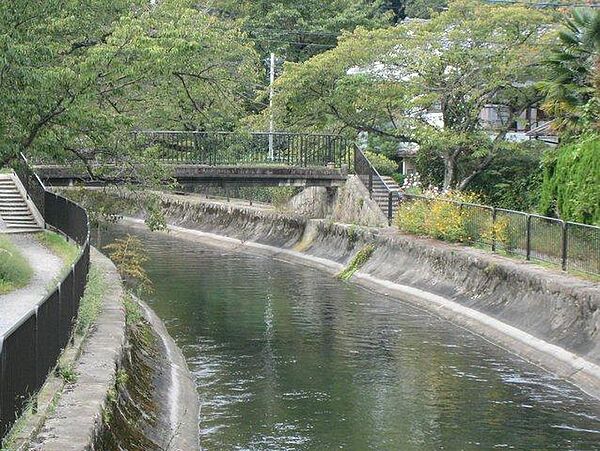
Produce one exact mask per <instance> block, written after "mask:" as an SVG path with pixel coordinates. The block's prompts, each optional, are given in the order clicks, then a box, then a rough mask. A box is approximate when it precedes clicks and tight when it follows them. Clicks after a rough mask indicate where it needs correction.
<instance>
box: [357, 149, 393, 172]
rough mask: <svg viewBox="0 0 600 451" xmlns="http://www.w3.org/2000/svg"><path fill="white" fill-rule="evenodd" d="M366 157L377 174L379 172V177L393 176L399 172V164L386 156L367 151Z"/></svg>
mask: <svg viewBox="0 0 600 451" xmlns="http://www.w3.org/2000/svg"><path fill="white" fill-rule="evenodd" d="M365 156H366V157H367V158H368V160H369V161H370V162H371V164H372V165H373V167H374V168H375V169H376V170H377V172H379V175H389V176H392V175H394V173H395V172H397V171H398V163H396V162H395V161H393V160H390V159H389V158H388V157H386V156H385V155H382V154H380V153H375V152H371V151H369V150H367V151H365Z"/></svg>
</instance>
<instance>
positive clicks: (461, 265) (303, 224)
mask: <svg viewBox="0 0 600 451" xmlns="http://www.w3.org/2000/svg"><path fill="white" fill-rule="evenodd" d="M163 206H164V207H165V211H166V213H167V220H168V223H169V224H171V225H173V226H175V230H177V233H179V234H180V235H181V236H182V237H186V236H188V237H189V238H192V239H200V240H203V241H206V240H208V241H211V242H213V243H216V242H218V241H222V242H223V243H224V245H235V246H236V247H238V248H243V249H246V250H248V251H251V252H260V253H267V254H271V255H273V254H277V256H278V258H282V259H290V260H294V261H301V262H305V263H306V264H311V265H317V266H320V267H322V268H323V269H326V270H328V271H329V272H331V273H338V272H339V271H340V269H341V268H343V267H346V266H348V265H349V264H350V263H351V262H352V259H353V258H354V256H355V255H356V254H357V252H358V251H359V250H360V249H363V248H364V247H365V246H366V245H368V244H370V245H372V246H373V247H374V250H373V252H372V254H371V255H370V258H369V259H368V261H366V262H365V263H364V265H362V267H360V268H359V270H358V271H357V272H356V273H355V275H354V277H353V280H354V281H355V282H356V283H359V284H361V285H363V286H366V287H368V288H370V289H372V290H374V291H377V292H380V293H384V294H386V295H391V296H394V297H397V298H399V299H401V300H403V301H407V302H411V303H412V304H414V305H416V306H418V307H420V308H424V309H427V310H429V311H431V312H433V313H435V314H437V315H439V316H442V317H444V318H447V319H449V320H451V321H452V322H454V323H456V324H458V325H461V326H464V327H466V328H468V329H469V330H471V331H473V332H475V333H477V334H480V335H482V336H483V337H485V338H488V339H490V340H492V341H493V342H495V343H496V344H498V345H500V346H503V347H505V348H507V349H509V350H510V351H512V352H515V353H517V354H519V355H521V356H523V357H524V358H526V359H527V360H529V361H531V362H533V363H535V364H538V365H541V366H543V367H545V368H547V369H548V370H550V371H552V372H555V373H556V374H558V375H560V376H561V377H563V378H565V379H567V380H570V381H571V382H573V383H575V384H576V385H578V386H579V387H581V388H582V389H583V390H585V391H586V392H588V393H589V394H591V395H593V396H595V397H598V398H600V366H599V364H600V339H599V334H600V327H599V326H600V310H599V308H598V307H599V306H600V287H599V286H598V284H594V283H592V282H587V281H583V280H579V279H576V278H573V277H570V276H567V275H564V274H561V273H559V272H557V271H549V270H545V269H542V268H539V267H535V266H533V265H531V264H527V263H525V262H518V261H512V260H509V259H507V258H503V257H500V256H496V255H492V254H488V253H485V252H483V251H479V250H477V249H471V248H466V247H462V246H457V245H450V244H446V243H441V242H438V241H435V240H429V239H421V238H416V237H412V236H407V235H402V234H400V233H398V232H397V231H394V230H392V229H387V228H386V229H384V228H363V227H357V226H353V225H345V224H336V223H332V222H329V221H327V220H307V219H304V218H302V217H301V216H296V215H291V214H290V215H288V214H282V213H277V212H275V211H266V210H261V209H258V208H252V207H241V206H232V205H228V204H219V203H217V202H209V201H206V200H202V199H198V198H195V197H192V196H186V197H183V196H176V195H164V196H163ZM179 227H182V228H186V229H192V230H195V231H200V232H202V233H195V234H194V233H193V232H190V233H186V231H185V230H183V229H180V228H179ZM207 233H209V234H212V235H207ZM223 237H228V239H226V238H223ZM227 243H229V244H227ZM240 244H243V245H244V246H240Z"/></svg>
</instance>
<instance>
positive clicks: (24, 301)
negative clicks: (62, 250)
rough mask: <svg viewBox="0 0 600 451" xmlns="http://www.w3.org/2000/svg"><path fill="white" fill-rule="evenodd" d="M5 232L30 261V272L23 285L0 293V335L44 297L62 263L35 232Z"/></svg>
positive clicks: (58, 272)
mask: <svg viewBox="0 0 600 451" xmlns="http://www.w3.org/2000/svg"><path fill="white" fill-rule="evenodd" d="M6 236H7V237H9V239H10V240H11V241H12V242H13V243H14V244H15V245H16V246H17V247H18V248H19V250H20V251H21V253H22V254H23V256H24V257H25V258H26V259H27V260H28V261H29V264H30V265H31V267H32V268H33V275H32V277H31V281H30V282H29V284H28V285H27V286H26V287H23V288H20V289H18V290H15V291H12V292H10V293H8V294H4V295H0V337H1V336H3V335H4V334H5V333H6V332H7V331H8V330H9V329H10V328H11V327H12V326H13V325H14V324H15V323H17V322H19V320H20V319H21V318H23V316H24V315H25V314H27V313H28V312H29V311H30V310H31V309H32V308H33V307H34V306H35V305H37V304H38V303H40V302H41V301H42V300H43V299H44V298H45V297H46V295H47V294H48V292H49V291H50V287H51V286H52V284H53V282H55V281H56V280H57V279H58V276H59V274H60V272H61V270H62V268H63V264H64V263H63V261H62V260H61V259H60V258H59V257H58V256H56V255H54V254H53V253H52V252H50V251H49V250H48V249H47V248H46V247H45V246H43V245H42V244H41V243H40V242H39V241H38V240H37V239H36V238H35V235H34V234H14V235H6Z"/></svg>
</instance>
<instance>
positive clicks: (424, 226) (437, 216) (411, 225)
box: [394, 191, 482, 243]
mask: <svg viewBox="0 0 600 451" xmlns="http://www.w3.org/2000/svg"><path fill="white" fill-rule="evenodd" d="M477 200H478V197H477V196H476V195H475V194H473V193H467V192H460V191H449V192H445V193H438V192H435V191H428V192H426V193H425V197H419V198H415V199H409V200H408V201H405V202H403V203H401V204H400V206H399V207H398V210H397V212H396V216H395V218H394V224H395V225H396V226H397V227H398V228H399V229H400V230H402V231H404V232H408V233H414V234H416V235H424V236H431V237H433V238H438V239H441V240H445V241H452V242H460V243H473V242H475V241H476V240H477V239H478V238H479V236H480V234H481V233H482V230H480V229H479V227H478V226H477V224H476V219H477V218H476V217H475V214H476V213H475V211H473V210H471V209H467V208H461V206H460V203H461V202H465V203H475V202H476V201H477Z"/></svg>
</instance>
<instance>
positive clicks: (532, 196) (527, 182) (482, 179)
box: [470, 141, 548, 211]
mask: <svg viewBox="0 0 600 451" xmlns="http://www.w3.org/2000/svg"><path fill="white" fill-rule="evenodd" d="M546 150H548V146H547V145H545V144H543V143H541V142H537V141H527V142H524V143H513V144H511V145H510V146H508V147H507V148H506V151H505V152H503V153H501V154H500V155H498V157H497V158H496V159H495V160H494V161H493V162H492V164H490V166H489V168H488V170H487V171H485V172H483V173H481V174H479V175H478V176H477V177H475V178H474V179H473V182H472V184H471V188H470V189H471V190H472V191H475V192H477V193H479V196H480V198H481V200H482V202H483V203H485V204H486V205H492V206H494V207H500V208H506V209H510V210H519V211H536V210H537V206H538V203H539V195H540V187H541V184H542V168H541V161H542V157H543V155H544V151H546Z"/></svg>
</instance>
